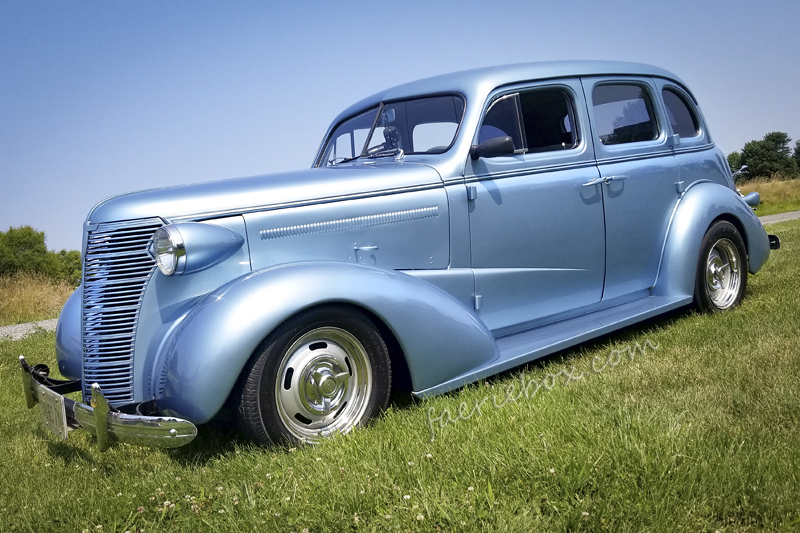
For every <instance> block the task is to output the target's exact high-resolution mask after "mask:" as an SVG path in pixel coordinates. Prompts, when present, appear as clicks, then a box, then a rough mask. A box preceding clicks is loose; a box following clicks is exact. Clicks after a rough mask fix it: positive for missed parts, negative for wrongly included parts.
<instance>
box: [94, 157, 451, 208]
mask: <svg viewBox="0 0 800 533" xmlns="http://www.w3.org/2000/svg"><path fill="white" fill-rule="evenodd" d="M436 184H441V179H440V177H439V174H438V173H437V172H436V171H435V170H434V169H433V168H431V167H428V166H425V165H419V164H414V163H407V162H406V163H403V162H395V161H390V162H384V161H380V160H378V161H370V162H368V163H358V164H345V165H338V166H335V167H324V168H312V169H307V170H298V171H294V172H283V173H278V174H266V175H263V176H251V177H246V178H234V179H228V180H221V181H211V182H206V183H196V184H192V185H179V186H175V187H165V188H161V189H150V190H145V191H139V192H132V193H126V194H121V195H119V196H113V197H111V198H108V199H106V200H103V201H102V202H100V203H99V204H97V205H96V206H95V207H94V208H93V209H92V210H91V211H90V212H89V216H88V217H87V221H88V222H89V223H91V224H99V223H104V222H115V221H119V220H133V219H138V218H149V217H162V218H165V219H167V220H170V219H201V218H208V217H212V216H221V215H226V214H237V213H242V212H245V211H257V210H261V209H268V208H276V207H282V206H286V205H296V204H307V203H314V202H319V201H325V200H334V199H337V198H344V197H353V196H363V195H371V194H376V193H380V192H384V191H390V190H394V189H402V188H407V187H419V186H429V185H436Z"/></svg>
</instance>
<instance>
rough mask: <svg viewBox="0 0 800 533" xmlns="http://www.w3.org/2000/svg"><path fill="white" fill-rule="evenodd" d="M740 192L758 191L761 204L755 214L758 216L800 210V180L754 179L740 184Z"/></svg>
mask: <svg viewBox="0 0 800 533" xmlns="http://www.w3.org/2000/svg"><path fill="white" fill-rule="evenodd" d="M739 189H740V190H741V191H742V194H748V193H750V192H753V191H758V194H759V195H761V205H759V206H758V211H756V214H757V215H759V216H763V215H773V214H775V213H785V212H787V211H798V210H800V180H771V179H763V178H759V179H755V180H753V181H748V182H747V183H745V184H743V185H740V186H739Z"/></svg>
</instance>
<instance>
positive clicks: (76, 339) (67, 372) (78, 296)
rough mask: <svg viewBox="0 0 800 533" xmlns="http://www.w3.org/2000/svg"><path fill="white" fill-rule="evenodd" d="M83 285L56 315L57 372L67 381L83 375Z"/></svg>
mask: <svg viewBox="0 0 800 533" xmlns="http://www.w3.org/2000/svg"><path fill="white" fill-rule="evenodd" d="M82 300H83V285H80V286H79V287H78V288H77V289H75V292H73V293H72V294H71V295H70V297H69V298H67V301H66V303H65V304H64V307H62V308H61V312H60V313H59V314H58V323H57V324H56V361H58V371H59V372H61V375H62V376H64V377H66V378H68V379H80V378H81V375H82V374H83V346H82V345H81V302H82Z"/></svg>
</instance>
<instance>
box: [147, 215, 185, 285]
mask: <svg viewBox="0 0 800 533" xmlns="http://www.w3.org/2000/svg"><path fill="white" fill-rule="evenodd" d="M150 255H152V256H153V258H154V259H155V260H156V264H157V265H158V269H159V270H160V271H161V273H162V274H164V275H165V276H171V275H173V274H178V275H180V274H183V271H184V270H185V269H186V244H185V243H184V242H183V236H181V232H180V231H179V230H178V228H176V227H175V226H172V225H170V226H164V227H162V228H158V229H157V230H156V232H155V234H154V235H153V244H151V245H150Z"/></svg>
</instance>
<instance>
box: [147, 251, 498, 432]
mask: <svg viewBox="0 0 800 533" xmlns="http://www.w3.org/2000/svg"><path fill="white" fill-rule="evenodd" d="M324 303H344V304H351V305H354V306H358V307H361V308H363V309H366V310H368V311H369V312H371V313H372V314H373V315H375V316H376V317H377V318H378V319H380V320H381V321H383V322H384V324H385V325H386V326H387V327H388V328H389V329H390V330H391V331H392V333H393V334H394V336H395V337H396V339H397V341H398V343H399V344H400V347H401V349H402V350H403V355H404V356H405V359H406V362H407V364H408V369H409V372H410V374H411V380H412V385H413V388H414V390H422V389H427V388H430V387H432V386H434V385H437V384H439V383H443V382H445V381H448V380H449V379H452V378H454V377H456V376H458V375H461V374H463V373H465V372H467V371H469V370H470V369H472V368H475V367H478V366H480V365H483V364H485V363H486V362H488V361H490V360H491V359H493V358H495V357H496V356H497V347H496V345H495V342H494V338H493V337H492V334H491V333H490V332H489V330H488V329H487V328H486V326H484V324H483V323H482V322H481V321H480V320H479V319H478V318H477V317H475V315H474V314H473V313H472V312H471V311H470V310H469V309H468V308H467V307H465V306H464V305H463V304H462V303H460V302H458V301H457V300H456V299H455V298H453V297H452V296H450V295H449V294H447V293H445V292H444V291H442V290H441V289H438V288H436V287H434V286H433V285H430V284H429V283H426V282H424V281H421V280H418V279H416V278H414V277H412V276H409V275H407V274H403V273H402V272H396V271H387V270H380V269H377V268H373V267H368V266H364V265H354V264H347V263H330V262H307V263H293V264H284V265H280V266H277V267H273V268H269V269H266V270H262V271H259V272H255V273H251V274H248V275H245V276H243V277H241V278H238V279H236V280H233V281H231V282H229V283H227V284H225V285H224V286H222V287H220V288H219V289H217V290H216V291H214V292H212V293H210V294H208V295H207V296H205V297H204V298H203V299H202V300H201V301H200V302H199V303H198V304H197V305H196V306H195V307H194V308H193V309H192V310H191V311H190V312H189V313H188V314H186V315H185V317H184V318H183V319H182V320H181V322H180V324H179V325H178V326H177V327H175V328H174V329H173V331H172V332H171V333H170V337H171V338H169V339H165V342H164V344H163V346H164V351H165V353H164V354H163V357H162V358H160V360H161V361H163V366H162V369H161V377H160V379H159V380H158V381H159V383H160V385H159V387H158V388H159V390H158V391H157V394H156V396H157V400H158V405H159V409H160V410H161V411H162V412H164V413H165V414H170V415H174V416H180V417H183V418H187V419H189V420H191V421H192V422H195V423H203V422H206V421H208V420H209V419H210V418H211V417H212V416H214V415H215V414H216V413H217V411H218V410H219V409H220V408H221V407H222V405H223V403H224V402H225V400H226V398H227V397H228V395H229V394H230V392H231V390H232V389H233V387H234V385H235V383H236V381H237V379H238V377H239V375H240V373H241V372H242V369H243V368H244V366H245V364H246V363H247V361H248V359H249V358H250V357H251V355H252V354H253V353H254V351H255V350H256V348H257V347H258V345H259V344H260V343H261V342H262V341H263V340H264V338H265V337H266V336H267V335H269V333H270V332H271V331H273V330H274V329H275V328H276V327H277V326H278V325H280V324H281V323H282V322H284V321H285V320H286V319H288V318H289V317H291V316H293V315H295V314H297V313H298V312H300V311H302V310H304V309H308V308H310V307H313V306H316V305H320V304H324Z"/></svg>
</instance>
